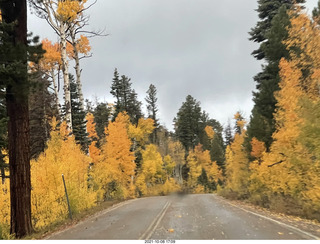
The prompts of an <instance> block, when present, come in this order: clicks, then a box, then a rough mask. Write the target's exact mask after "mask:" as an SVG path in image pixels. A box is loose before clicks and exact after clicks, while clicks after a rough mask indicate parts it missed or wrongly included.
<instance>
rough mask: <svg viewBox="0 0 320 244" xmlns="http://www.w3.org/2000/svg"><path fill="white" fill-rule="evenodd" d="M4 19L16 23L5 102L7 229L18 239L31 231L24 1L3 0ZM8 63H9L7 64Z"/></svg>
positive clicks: (25, 7)
mask: <svg viewBox="0 0 320 244" xmlns="http://www.w3.org/2000/svg"><path fill="white" fill-rule="evenodd" d="M0 7H1V10H2V17H3V21H4V22H6V23H11V24H13V23H15V22H16V23H17V24H16V25H15V27H14V31H13V32H10V33H9V35H10V36H11V37H12V38H11V39H10V42H11V44H12V51H13V53H15V55H14V60H13V61H14V62H12V63H13V65H15V62H17V63H19V65H17V66H16V67H17V70H16V71H15V73H12V74H11V79H12V82H11V83H10V84H8V85H7V88H6V105H7V113H8V117H9V121H8V138H9V167H10V201H11V229H10V232H11V233H12V234H15V236H16V237H17V238H21V237H23V236H25V235H27V234H30V233H31V232H32V225H31V179H30V145H29V109H28V76H27V50H26V46H27V3H26V0H2V1H1V6H0ZM8 65H11V62H10V63H9V64H8Z"/></svg>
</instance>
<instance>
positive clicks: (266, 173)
mask: <svg viewBox="0 0 320 244" xmlns="http://www.w3.org/2000/svg"><path fill="white" fill-rule="evenodd" d="M288 31H289V37H288V39H287V40H286V41H285V44H286V45H287V47H288V50H290V60H289V61H288V60H285V59H282V60H281V61H280V65H279V67H280V73H279V76H280V78H281V81H280V84H279V86H280V90H279V91H278V92H277V93H276V94H275V97H276V99H277V109H276V113H275V116H274V117H275V120H276V131H275V132H274V134H273V136H272V137H273V140H274V141H273V143H272V145H271V147H270V152H268V153H267V152H264V150H263V147H262V146H261V145H260V146H259V143H258V142H254V141H253V142H252V152H251V155H252V156H254V157H255V158H256V160H255V161H254V162H253V163H252V164H251V166H250V169H251V173H252V174H251V176H250V180H251V183H250V192H251V198H253V199H254V201H257V202H258V203H263V204H264V203H266V202H269V203H270V202H271V203H272V201H273V199H274V198H277V197H278V198H279V197H281V198H282V199H284V201H286V202H288V201H291V202H294V208H295V210H294V211H296V212H297V213H300V214H301V213H303V214H304V216H306V217H312V216H317V214H315V213H319V211H320V204H319V202H320V176H319V175H320V174H319V172H320V160H319V156H320V155H319V149H320V147H319V145H320V144H319V136H320V134H319V129H320V126H319V122H320V119H319V118H320V110H319V105H320V97H319V78H320V76H319V75H320V72H319V70H320V56H319V55H320V53H319V52H320V46H319V45H320V30H319V28H318V26H317V23H316V22H312V21H311V19H310V18H309V17H308V16H307V15H306V14H305V13H301V12H300V13H299V12H291V27H290V28H289V30H288ZM299 211H300V212H299Z"/></svg>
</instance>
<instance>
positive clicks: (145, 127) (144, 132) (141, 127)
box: [128, 118, 155, 146]
mask: <svg viewBox="0 0 320 244" xmlns="http://www.w3.org/2000/svg"><path fill="white" fill-rule="evenodd" d="M154 128H155V127H154V121H153V120H152V119H150V118H148V119H144V118H141V119H139V121H138V124H137V125H136V126H135V125H133V124H131V123H129V127H128V134H129V137H130V138H131V139H133V140H135V141H136V142H137V143H138V144H139V145H140V146H144V145H145V144H146V143H147V142H148V141H149V136H150V134H151V133H152V132H153V130H154Z"/></svg>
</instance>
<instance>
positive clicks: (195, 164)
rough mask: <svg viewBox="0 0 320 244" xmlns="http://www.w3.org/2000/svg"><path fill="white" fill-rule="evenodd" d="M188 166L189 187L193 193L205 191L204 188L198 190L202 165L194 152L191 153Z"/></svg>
mask: <svg viewBox="0 0 320 244" xmlns="http://www.w3.org/2000/svg"><path fill="white" fill-rule="evenodd" d="M187 165H188V167H189V172H188V181H187V186H188V187H189V189H190V190H191V191H192V192H197V191H204V187H202V188H201V189H197V187H198V178H199V176H200V175H201V172H202V165H201V164H200V163H199V161H198V159H197V155H196V154H195V152H194V151H192V150H190V151H189V155H188V158H187Z"/></svg>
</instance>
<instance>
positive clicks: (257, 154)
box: [250, 137, 266, 159]
mask: <svg viewBox="0 0 320 244" xmlns="http://www.w3.org/2000/svg"><path fill="white" fill-rule="evenodd" d="M250 143H251V147H252V150H251V156H252V157H254V158H256V159H259V158H261V157H262V154H263V153H264V152H265V151H266V146H265V144H264V142H262V141H259V140H258V139H257V138H255V137H253V138H252V140H251V142H250Z"/></svg>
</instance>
